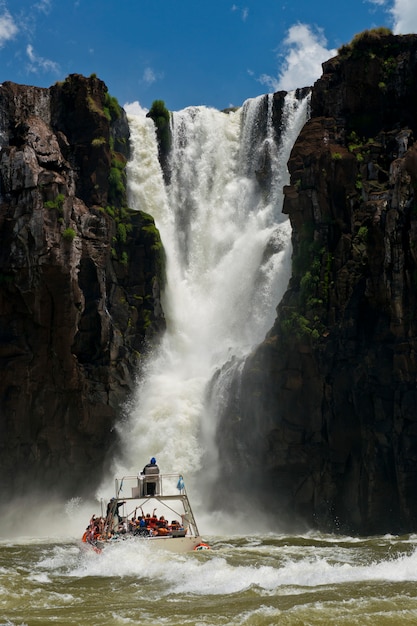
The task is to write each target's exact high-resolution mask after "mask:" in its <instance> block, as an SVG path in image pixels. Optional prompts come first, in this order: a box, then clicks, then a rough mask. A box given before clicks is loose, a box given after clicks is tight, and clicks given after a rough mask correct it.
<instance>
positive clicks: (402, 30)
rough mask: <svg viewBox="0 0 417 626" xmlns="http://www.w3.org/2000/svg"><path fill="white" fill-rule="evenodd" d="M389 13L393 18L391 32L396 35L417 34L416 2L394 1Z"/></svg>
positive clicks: (406, 0) (414, 0) (407, 0)
mask: <svg viewBox="0 0 417 626" xmlns="http://www.w3.org/2000/svg"><path fill="white" fill-rule="evenodd" d="M389 12H390V13H391V15H392V18H393V31H394V33H395V34H396V35H399V34H402V35H405V34H407V33H415V32H417V3H416V0H394V3H393V5H392V7H391V9H390V10H389Z"/></svg>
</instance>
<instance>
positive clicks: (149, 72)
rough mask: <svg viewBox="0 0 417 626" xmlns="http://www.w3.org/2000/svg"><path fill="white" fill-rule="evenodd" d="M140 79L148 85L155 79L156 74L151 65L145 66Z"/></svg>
mask: <svg viewBox="0 0 417 626" xmlns="http://www.w3.org/2000/svg"><path fill="white" fill-rule="evenodd" d="M142 80H143V82H144V83H147V84H148V85H152V83H154V82H155V81H156V74H155V72H154V71H153V69H152V68H151V67H146V68H145V69H144V72H143V76H142Z"/></svg>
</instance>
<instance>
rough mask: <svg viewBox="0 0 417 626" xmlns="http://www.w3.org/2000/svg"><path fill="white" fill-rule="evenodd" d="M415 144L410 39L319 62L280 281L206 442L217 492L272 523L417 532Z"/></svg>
mask: <svg viewBox="0 0 417 626" xmlns="http://www.w3.org/2000/svg"><path fill="white" fill-rule="evenodd" d="M416 133H417V37H416V36H414V35H410V36H398V37H396V36H393V35H391V34H389V33H386V32H384V31H381V30H377V31H370V32H365V33H363V34H361V35H359V36H357V37H356V38H355V39H354V40H353V41H352V43H351V44H350V45H348V46H344V47H343V48H342V49H341V50H340V51H339V55H338V56H337V57H336V58H334V59H331V60H330V61H328V62H327V63H325V64H324V65H323V75H322V77H321V78H320V80H319V81H318V82H317V83H316V84H315V85H314V88H313V90H312V99H311V118H310V120H309V121H308V123H307V124H306V125H305V127H304V129H303V130H302V132H301V134H300V136H299V138H298V140H297V141H296V143H295V145H294V148H293V151H292V154H291V158H290V161H289V170H290V173H291V185H290V186H288V187H287V188H286V189H285V204H284V212H286V213H288V215H289V218H290V220H291V224H292V228H293V274H292V278H291V281H290V284H289V287H288V290H287V292H286V294H285V297H284V299H283V301H282V302H281V303H280V305H279V307H278V310H277V318H276V322H275V325H274V327H273V328H272V330H271V331H270V333H269V334H268V336H267V337H266V338H265V341H264V342H263V343H262V345H260V346H259V347H258V349H257V350H256V351H255V352H254V353H253V354H252V355H251V356H250V358H248V359H247V361H246V363H245V367H244V370H243V374H242V377H241V378H238V377H237V376H236V377H235V379H234V381H233V384H232V388H231V390H230V400H229V405H228V407H227V408H226V411H225V414H224V416H223V418H222V420H221V427H220V429H219V434H218V444H219V449H220V453H221V454H220V456H221V458H222V459H223V468H222V470H223V477H224V479H225V482H226V483H227V484H229V485H233V486H234V487H235V488H236V489H237V490H238V491H239V490H240V491H241V492H242V494H243V495H245V492H246V495H247V489H248V487H249V486H252V487H253V492H255V493H258V494H259V493H263V494H265V495H264V497H261V496H258V498H259V504H260V505H261V506H262V507H263V509H266V510H269V511H272V512H275V515H276V520H277V526H280V525H281V524H282V523H284V522H285V521H286V522H287V523H288V524H289V525H290V526H292V527H293V525H294V524H295V523H296V522H297V521H298V522H299V523H301V524H307V525H308V526H312V527H318V528H320V529H324V530H331V531H342V532H350V533H351V532H354V533H355V532H358V533H374V532H378V533H381V532H403V531H415V530H416V528H417V498H416V497H415V490H416V486H417V386H416V377H417V363H416V349H417V316H416V312H417V197H416V189H417V144H416V143H415V137H416ZM242 485H243V486H244V490H245V491H242ZM252 497H255V498H256V496H252V495H251V498H252Z"/></svg>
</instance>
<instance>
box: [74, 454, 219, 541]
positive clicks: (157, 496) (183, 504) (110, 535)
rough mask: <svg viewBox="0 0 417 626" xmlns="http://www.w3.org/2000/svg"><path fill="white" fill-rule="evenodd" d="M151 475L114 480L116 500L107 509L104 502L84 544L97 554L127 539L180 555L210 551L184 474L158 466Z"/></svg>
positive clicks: (85, 536)
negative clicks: (203, 536) (188, 491)
mask: <svg viewBox="0 0 417 626" xmlns="http://www.w3.org/2000/svg"><path fill="white" fill-rule="evenodd" d="M152 461H154V459H152ZM146 467H147V468H148V467H150V464H148V466H146ZM155 468H156V471H155V473H152V469H155ZM149 472H150V473H143V472H141V473H140V474H138V475H134V476H123V477H122V478H116V479H115V497H113V498H111V500H110V502H108V504H107V507H106V510H104V502H103V501H102V503H101V515H100V516H99V517H96V516H95V515H93V516H92V518H91V519H90V522H89V524H88V526H87V528H86V530H85V532H84V535H83V537H82V541H83V544H85V545H86V546H88V547H91V548H92V549H93V550H94V551H95V552H98V553H100V552H101V551H102V550H103V549H104V548H105V547H106V546H108V545H110V544H113V543H114V542H120V541H127V540H129V541H130V540H132V541H138V540H139V541H146V542H147V544H148V545H152V546H155V547H159V548H162V549H164V550H169V551H171V552H178V553H182V552H192V551H194V550H196V551H199V550H208V549H210V546H209V545H208V544H207V543H205V542H204V541H203V539H202V537H201V536H200V533H199V530H198V527H197V522H196V520H195V517H194V514H193V511H192V509H191V504H190V501H189V499H188V495H187V491H186V488H185V484H184V478H183V476H182V474H160V473H159V470H158V467H157V466H156V465H154V466H153V468H152V467H151V469H150V470H149ZM156 511H158V514H156Z"/></svg>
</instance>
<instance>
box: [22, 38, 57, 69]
mask: <svg viewBox="0 0 417 626" xmlns="http://www.w3.org/2000/svg"><path fill="white" fill-rule="evenodd" d="M26 54H27V55H28V57H29V61H30V64H29V65H28V70H29V71H30V72H34V73H37V72H38V71H39V70H41V71H42V72H55V73H58V72H59V65H58V63H55V61H50V60H49V59H44V58H42V57H40V56H38V55H37V54H35V51H34V50H33V46H32V45H31V44H28V45H27V46H26Z"/></svg>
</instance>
